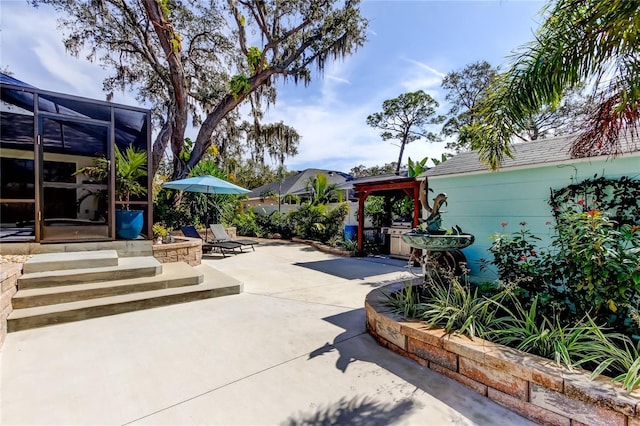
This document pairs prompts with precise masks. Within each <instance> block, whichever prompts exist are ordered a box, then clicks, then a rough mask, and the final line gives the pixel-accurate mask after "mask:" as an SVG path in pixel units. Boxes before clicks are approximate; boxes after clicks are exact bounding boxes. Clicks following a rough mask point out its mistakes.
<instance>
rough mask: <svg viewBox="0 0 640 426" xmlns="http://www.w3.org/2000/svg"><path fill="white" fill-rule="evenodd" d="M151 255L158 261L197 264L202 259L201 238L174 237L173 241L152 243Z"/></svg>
mask: <svg viewBox="0 0 640 426" xmlns="http://www.w3.org/2000/svg"><path fill="white" fill-rule="evenodd" d="M152 249H153V257H155V258H156V259H158V261H159V262H160V263H169V262H186V263H188V264H189V265H191V266H196V265H199V264H200V262H201V260H202V240H201V239H199V238H188V237H175V240H174V242H173V243H163V244H154V245H153V247H152Z"/></svg>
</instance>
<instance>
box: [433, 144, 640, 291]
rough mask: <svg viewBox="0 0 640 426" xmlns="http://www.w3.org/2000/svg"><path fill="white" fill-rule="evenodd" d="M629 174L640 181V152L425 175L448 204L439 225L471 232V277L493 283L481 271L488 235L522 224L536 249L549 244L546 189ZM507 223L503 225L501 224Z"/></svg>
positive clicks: (550, 218) (489, 274) (490, 273)
mask: <svg viewBox="0 0 640 426" xmlns="http://www.w3.org/2000/svg"><path fill="white" fill-rule="evenodd" d="M594 174H597V175H598V176H603V175H604V176H605V177H608V178H618V177H621V176H628V177H630V178H635V179H640V155H639V154H638V153H635V155H627V156H623V157H618V158H615V159H601V160H591V161H588V160H577V161H574V162H570V163H565V164H555V165H544V166H542V167H531V168H518V169H505V170H501V171H497V172H480V173H467V174H457V175H446V176H433V177H429V186H430V188H432V189H433V192H430V193H429V194H430V195H429V197H430V198H433V197H435V195H436V194H438V193H440V192H444V193H446V194H447V196H448V200H447V201H448V205H447V206H445V208H444V209H443V210H444V211H445V212H446V213H444V214H443V223H442V227H443V228H445V229H449V228H451V227H452V226H453V225H459V226H460V227H461V228H462V229H463V230H464V231H465V232H468V233H471V234H473V235H474V236H475V242H474V244H473V245H471V246H469V247H467V248H466V249H464V250H463V252H464V254H465V256H466V258H467V263H468V266H469V268H470V270H471V272H470V273H471V280H472V281H475V282H478V281H493V280H495V279H496V278H497V275H496V274H495V272H493V271H485V272H481V271H480V267H479V262H478V261H479V260H480V259H481V258H487V259H489V260H491V259H492V257H491V254H490V253H489V252H488V251H487V249H488V248H489V246H490V245H491V241H490V239H489V237H490V236H491V235H493V234H495V233H513V232H516V231H518V230H520V229H521V228H522V227H521V225H520V222H525V223H526V228H528V229H529V230H531V231H532V232H533V233H534V234H535V235H536V236H538V237H540V238H542V241H540V247H546V246H548V245H549V244H550V243H551V235H552V234H553V227H552V225H550V224H548V223H553V215H552V214H551V209H550V207H549V204H548V201H549V195H550V188H553V189H560V188H563V187H565V186H567V185H570V184H571V183H575V182H576V181H577V182H580V181H583V180H585V179H588V178H592V177H593V175H594ZM502 222H506V223H507V226H506V227H504V228H503V227H502V226H501V223H502Z"/></svg>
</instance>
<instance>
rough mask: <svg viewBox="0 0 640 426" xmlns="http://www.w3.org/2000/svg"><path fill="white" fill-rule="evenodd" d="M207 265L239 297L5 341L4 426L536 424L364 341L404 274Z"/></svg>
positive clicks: (386, 267)
mask: <svg viewBox="0 0 640 426" xmlns="http://www.w3.org/2000/svg"><path fill="white" fill-rule="evenodd" d="M203 263H205V264H207V265H209V266H212V267H214V268H217V269H219V270H220V271H222V272H224V273H226V274H228V275H230V276H232V277H234V278H236V279H238V280H240V281H241V282H243V283H244V292H243V293H242V294H240V295H236V296H227V297H222V298H216V299H208V300H203V301H198V302H191V303H186V304H180V305H173V306H168V307H162V308H155V309H149V310H144V311H138V312H133V313H127V314H120V315H115V316H110V317H103V318H97V319H91V320H86V321H82V322H76V323H69V324H62V325H56V326H50V327H45V328H41V329H33V330H27V331H20V332H15V333H10V334H9V335H8V336H7V339H6V341H5V343H4V346H3V348H2V350H1V352H0V364H1V365H0V368H1V382H0V424H3V425H5V424H6V425H13V424H65V425H69V424H83V425H86V424H120V425H124V424H130V423H135V424H220V425H236V424H251V425H276V424H286V425H305V424H306V425H309V424H355V425H365V424H367V425H386V424H413V425H452V424H453V425H528V424H532V423H530V422H528V421H527V420H524V419H523V418H521V417H519V416H517V415H516V414H514V413H512V412H511V411H508V410H506V409H504V408H502V407H501V406H499V405H496V404H494V403H493V402H491V401H489V400H487V399H486V398H483V397H481V396H480V395H478V394H476V393H474V392H473V391H471V390H469V389H467V388H466V387H464V386H462V385H460V384H459V383H457V382H454V381H452V380H450V379H448V378H445V377H443V376H440V375H438V374H435V373H433V372H432V371H430V370H428V369H425V368H423V367H421V366H419V365H418V364H417V363H415V362H413V361H410V360H408V359H405V358H403V357H401V356H399V355H396V354H394V353H392V352H390V351H388V350H386V349H384V348H382V347H380V346H379V345H378V344H377V343H376V342H375V341H374V340H373V339H372V338H371V337H370V336H369V335H368V334H366V332H365V325H364V324H365V320H364V319H365V315H364V310H363V304H364V299H365V296H366V294H367V293H368V292H369V291H370V290H371V289H372V288H375V287H378V286H380V285H382V284H384V283H389V282H392V281H396V280H399V279H402V278H406V277H408V276H409V274H408V272H407V270H406V267H405V263H404V262H402V261H393V260H391V261H390V260H387V259H370V258H366V259H358V258H340V257H336V256H332V255H328V254H324V253H321V252H319V251H317V250H316V249H314V248H312V247H309V246H305V245H302V244H292V243H287V242H279V241H264V242H263V243H262V244H260V245H259V246H257V247H256V251H255V252H246V253H243V254H239V255H236V256H232V257H227V258H226V259H222V258H221V257H219V258H218V257H215V256H214V257H211V258H204V259H203Z"/></svg>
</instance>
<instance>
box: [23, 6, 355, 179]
mask: <svg viewBox="0 0 640 426" xmlns="http://www.w3.org/2000/svg"><path fill="white" fill-rule="evenodd" d="M32 3H33V4H34V5H39V4H49V5H52V6H54V7H55V8H56V9H57V10H60V11H62V12H63V13H64V14H65V17H64V18H62V19H61V22H60V24H61V28H63V29H64V31H65V34H64V43H65V46H66V48H67V49H68V50H69V51H70V52H71V53H73V54H76V55H79V54H81V53H84V52H88V55H87V57H88V58H89V59H91V60H97V61H99V62H100V63H102V64H103V66H104V67H105V68H107V69H109V70H111V71H112V75H111V76H110V77H109V78H108V79H107V80H105V82H104V89H105V90H106V91H107V92H108V93H109V92H113V91H114V90H124V89H128V88H134V89H135V90H136V91H137V97H138V99H139V101H140V102H141V103H144V104H151V105H153V106H154V118H155V122H156V123H157V125H158V126H159V131H158V132H157V136H156V138H155V140H154V144H153V167H154V170H155V169H156V168H157V167H158V165H159V163H160V160H161V158H162V156H163V154H164V152H165V150H166V148H167V146H170V147H171V151H172V154H173V155H172V158H173V168H174V170H173V176H172V177H173V178H174V179H177V178H182V177H185V176H186V175H187V173H188V172H189V170H190V169H191V168H192V167H194V166H195V164H197V163H198V161H199V160H200V159H201V158H202V156H203V155H204V153H206V152H207V150H208V148H209V147H210V146H211V144H214V143H216V141H215V140H214V136H215V135H216V129H217V128H218V127H219V126H220V125H221V123H223V121H224V119H225V117H226V116H227V115H228V114H229V113H230V112H231V111H233V110H234V109H235V108H236V107H238V105H240V104H241V103H242V102H243V101H245V100H247V99H251V100H252V106H253V107H254V108H253V109H254V110H255V109H259V105H258V104H259V103H261V102H267V103H270V102H271V103H272V102H274V101H275V90H274V88H273V86H272V84H273V83H274V82H275V79H276V78H277V77H282V78H284V79H290V80H292V81H293V82H295V83H298V82H302V83H305V84H306V83H308V82H309V81H310V79H311V73H312V68H315V69H317V70H318V71H319V72H322V71H323V70H324V67H325V65H326V63H327V62H328V61H329V60H331V59H337V58H341V57H344V56H346V55H349V54H351V53H353V52H354V50H355V49H356V48H357V47H359V46H362V45H363V43H364V41H365V30H366V26H367V21H366V20H365V19H364V18H363V17H362V16H361V14H360V10H359V0H289V1H282V0H226V1H222V0H209V1H198V0H184V1H177V0H100V1H94V0H32ZM189 118H191V120H192V121H193V124H194V125H196V126H199V131H198V135H197V137H196V140H195V142H194V145H193V148H192V151H191V153H190V156H189V158H188V160H186V161H185V160H182V159H181V156H180V153H181V152H182V150H183V149H184V139H185V138H184V136H185V131H186V128H187V125H188V123H189ZM227 130H228V129H227ZM224 133H227V134H228V133H229V132H228V131H224ZM182 157H183V158H184V157H185V156H182Z"/></svg>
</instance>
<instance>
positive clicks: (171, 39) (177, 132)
mask: <svg viewBox="0 0 640 426" xmlns="http://www.w3.org/2000/svg"><path fill="white" fill-rule="evenodd" d="M142 3H143V5H144V8H145V11H146V12H147V15H148V16H149V20H150V21H151V23H152V24H153V28H154V30H155V32H156V34H157V36H158V40H159V42H160V45H161V46H162V50H163V51H164V54H165V56H166V59H167V64H168V65H169V80H170V83H171V91H172V92H173V93H171V94H170V95H171V96H170V99H173V101H174V103H173V104H172V105H170V106H169V114H168V115H169V117H168V118H169V122H170V127H171V133H170V134H171V139H170V141H171V152H172V153H173V156H174V163H175V159H176V158H178V157H179V154H180V152H181V151H182V149H183V147H184V134H185V131H186V129H187V120H188V113H189V110H188V104H187V91H186V88H185V85H184V81H185V78H184V68H183V66H182V60H181V58H180V50H181V48H182V46H181V44H180V41H179V40H180V37H179V35H178V34H176V32H175V31H174V29H173V26H172V25H171V23H170V22H169V21H168V20H167V19H165V17H164V15H163V14H162V8H161V6H160V3H159V2H158V1H157V0H142ZM159 147H160V145H159ZM163 153H164V151H162V152H161V153H157V154H155V155H158V156H160V158H161V157H162V154H163ZM158 164H159V163H158ZM174 175H175V171H174Z"/></svg>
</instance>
